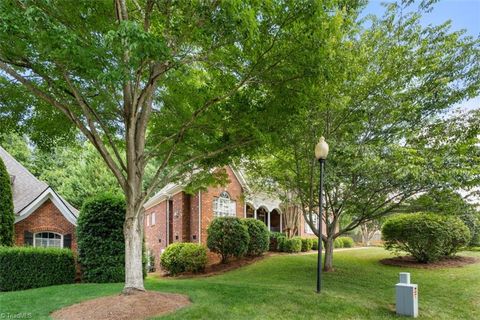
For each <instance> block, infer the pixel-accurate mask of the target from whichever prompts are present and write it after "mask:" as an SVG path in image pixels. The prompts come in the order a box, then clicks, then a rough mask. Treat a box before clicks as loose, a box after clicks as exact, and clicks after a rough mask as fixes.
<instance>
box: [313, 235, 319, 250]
mask: <svg viewBox="0 0 480 320" xmlns="http://www.w3.org/2000/svg"><path fill="white" fill-rule="evenodd" d="M312 250H318V238H312Z"/></svg>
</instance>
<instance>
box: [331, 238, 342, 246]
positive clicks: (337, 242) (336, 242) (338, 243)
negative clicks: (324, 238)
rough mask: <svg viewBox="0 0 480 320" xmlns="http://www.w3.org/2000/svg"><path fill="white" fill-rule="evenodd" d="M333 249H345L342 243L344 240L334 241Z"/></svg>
mask: <svg viewBox="0 0 480 320" xmlns="http://www.w3.org/2000/svg"><path fill="white" fill-rule="evenodd" d="M333 247H334V248H343V241H342V239H340V238H336V239H335V240H334V241H333Z"/></svg>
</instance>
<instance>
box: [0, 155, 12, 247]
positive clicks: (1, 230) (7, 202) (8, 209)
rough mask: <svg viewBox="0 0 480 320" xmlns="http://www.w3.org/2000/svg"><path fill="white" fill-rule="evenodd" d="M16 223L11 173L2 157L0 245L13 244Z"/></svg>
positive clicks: (0, 167)
mask: <svg viewBox="0 0 480 320" xmlns="http://www.w3.org/2000/svg"><path fill="white" fill-rule="evenodd" d="M14 223H15V215H14V212H13V196H12V186H11V180H10V175H9V174H8V172H7V168H6V167H5V164H4V163H3V160H2V159H0V246H13V243H14V242H13V232H14V226H13V224H14Z"/></svg>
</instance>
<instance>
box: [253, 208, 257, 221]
mask: <svg viewBox="0 0 480 320" xmlns="http://www.w3.org/2000/svg"><path fill="white" fill-rule="evenodd" d="M253 217H254V218H255V220H256V219H257V209H255V208H253Z"/></svg>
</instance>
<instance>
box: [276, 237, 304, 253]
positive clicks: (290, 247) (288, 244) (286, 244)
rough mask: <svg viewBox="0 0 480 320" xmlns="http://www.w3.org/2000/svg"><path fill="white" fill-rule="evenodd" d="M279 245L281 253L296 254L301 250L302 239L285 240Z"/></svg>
mask: <svg viewBox="0 0 480 320" xmlns="http://www.w3.org/2000/svg"><path fill="white" fill-rule="evenodd" d="M281 243H282V251H283V252H289V253H296V252H300V251H301V250H302V239H301V238H299V237H293V238H290V239H287V238H285V239H284V240H282V241H281Z"/></svg>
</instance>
